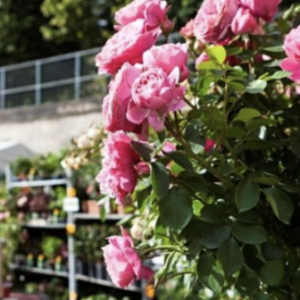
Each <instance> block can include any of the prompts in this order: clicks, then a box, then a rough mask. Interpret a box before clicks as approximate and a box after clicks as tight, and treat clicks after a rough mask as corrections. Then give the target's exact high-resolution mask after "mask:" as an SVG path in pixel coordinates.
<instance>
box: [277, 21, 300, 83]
mask: <svg viewBox="0 0 300 300" xmlns="http://www.w3.org/2000/svg"><path fill="white" fill-rule="evenodd" d="M299 37H300V26H298V27H297V28H294V29H292V30H291V31H290V33H289V34H288V35H287V36H286V38H285V40H284V45H283V48H284V50H285V53H286V55H287V58H285V59H284V60H283V61H282V62H281V64H280V67H281V68H282V69H283V70H284V71H287V72H291V73H292V75H291V77H290V78H291V79H292V80H293V81H295V82H297V83H300V42H299Z"/></svg>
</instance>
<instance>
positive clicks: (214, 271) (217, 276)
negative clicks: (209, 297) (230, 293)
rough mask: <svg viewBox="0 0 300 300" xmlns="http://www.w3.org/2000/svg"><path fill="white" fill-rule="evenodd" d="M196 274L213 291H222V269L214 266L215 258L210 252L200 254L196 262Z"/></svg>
mask: <svg viewBox="0 0 300 300" xmlns="http://www.w3.org/2000/svg"><path fill="white" fill-rule="evenodd" d="M197 274H198V277H199V278H201V280H202V282H203V283H204V284H205V285H206V286H207V287H208V288H210V289H211V290H212V291H214V292H215V293H217V294H219V293H221V292H222V288H223V285H224V274H223V272H222V270H221V269H220V268H219V267H218V266H216V262H215V259H214V257H213V254H212V253H211V252H209V253H207V254H203V255H200V258H199V260H198V264H197Z"/></svg>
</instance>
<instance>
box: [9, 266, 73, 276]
mask: <svg viewBox="0 0 300 300" xmlns="http://www.w3.org/2000/svg"><path fill="white" fill-rule="evenodd" d="M10 268H11V269H12V270H17V271H23V272H26V273H34V274H41V275H47V276H57V277H64V278H68V276H69V273H68V272H64V271H54V270H47V269H41V268H34V267H21V266H17V265H15V264H11V265H10Z"/></svg>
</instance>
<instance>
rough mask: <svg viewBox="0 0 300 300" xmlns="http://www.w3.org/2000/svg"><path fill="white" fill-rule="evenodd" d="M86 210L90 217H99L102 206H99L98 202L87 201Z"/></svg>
mask: <svg viewBox="0 0 300 300" xmlns="http://www.w3.org/2000/svg"><path fill="white" fill-rule="evenodd" d="M86 209H87V211H86V212H87V213H88V214H90V215H99V214H100V206H99V205H98V203H97V201H96V200H88V201H86Z"/></svg>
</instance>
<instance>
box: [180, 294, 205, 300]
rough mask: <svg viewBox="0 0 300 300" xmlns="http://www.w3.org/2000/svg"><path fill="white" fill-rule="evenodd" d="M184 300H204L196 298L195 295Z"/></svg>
mask: <svg viewBox="0 0 300 300" xmlns="http://www.w3.org/2000/svg"><path fill="white" fill-rule="evenodd" d="M184 300H202V298H200V297H198V296H195V295H191V296H188V297H187V298H184Z"/></svg>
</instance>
